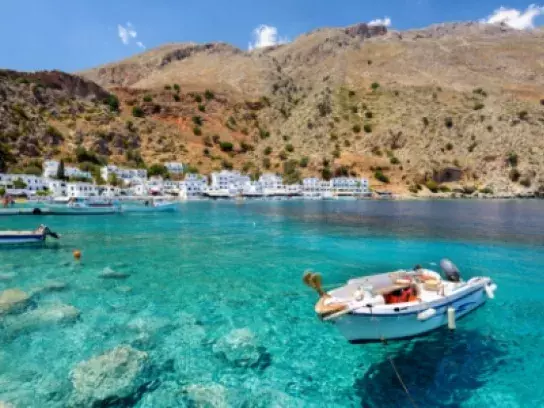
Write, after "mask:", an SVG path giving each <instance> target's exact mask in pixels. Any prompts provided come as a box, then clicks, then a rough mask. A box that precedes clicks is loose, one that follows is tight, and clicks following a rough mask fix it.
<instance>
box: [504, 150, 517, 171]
mask: <svg viewBox="0 0 544 408" xmlns="http://www.w3.org/2000/svg"><path fill="white" fill-rule="evenodd" d="M506 161H507V162H508V164H509V165H510V167H517V165H518V162H519V158H518V155H517V154H516V153H514V152H510V153H509V154H508V157H507V159H506Z"/></svg>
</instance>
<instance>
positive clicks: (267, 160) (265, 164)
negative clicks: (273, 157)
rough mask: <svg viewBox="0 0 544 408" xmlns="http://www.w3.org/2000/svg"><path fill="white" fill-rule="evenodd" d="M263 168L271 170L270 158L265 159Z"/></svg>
mask: <svg viewBox="0 0 544 408" xmlns="http://www.w3.org/2000/svg"><path fill="white" fill-rule="evenodd" d="M263 167H264V168H265V169H269V168H270V159H269V158H268V157H265V158H264V159H263Z"/></svg>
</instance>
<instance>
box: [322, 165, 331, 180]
mask: <svg viewBox="0 0 544 408" xmlns="http://www.w3.org/2000/svg"><path fill="white" fill-rule="evenodd" d="M321 178H322V179H323V180H325V181H329V180H330V179H331V178H332V171H331V169H330V168H329V167H323V168H322V169H321Z"/></svg>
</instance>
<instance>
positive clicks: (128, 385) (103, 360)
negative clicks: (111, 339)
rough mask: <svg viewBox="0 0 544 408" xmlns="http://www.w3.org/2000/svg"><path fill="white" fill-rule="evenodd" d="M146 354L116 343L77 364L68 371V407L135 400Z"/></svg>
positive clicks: (140, 383)
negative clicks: (111, 348)
mask: <svg viewBox="0 0 544 408" xmlns="http://www.w3.org/2000/svg"><path fill="white" fill-rule="evenodd" d="M148 364H149V362H148V355H147V353H145V352H143V351H139V350H136V349H133V348H132V347H129V346H118V347H116V348H114V349H113V350H110V351H107V352H105V353H104V354H102V355H99V356H97V357H93V358H91V359H90V360H88V361H84V362H81V363H79V364H78V365H77V366H76V367H75V368H74V369H73V370H72V371H71V373H70V374H71V380H72V384H73V386H74V393H73V395H72V399H71V405H72V406H84V407H91V406H109V405H108V404H110V405H111V403H112V402H113V401H119V402H121V401H122V400H124V399H132V398H134V399H137V398H135V395H136V394H137V393H138V392H139V390H140V389H141V388H142V387H143V386H144V385H145V383H144V381H145V371H146V370H147V369H148V368H149V365H148Z"/></svg>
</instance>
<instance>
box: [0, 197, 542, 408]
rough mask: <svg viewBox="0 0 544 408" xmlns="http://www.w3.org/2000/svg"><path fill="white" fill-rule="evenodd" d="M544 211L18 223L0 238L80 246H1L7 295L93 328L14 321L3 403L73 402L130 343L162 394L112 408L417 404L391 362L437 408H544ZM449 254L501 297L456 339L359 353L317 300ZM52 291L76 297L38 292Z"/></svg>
mask: <svg viewBox="0 0 544 408" xmlns="http://www.w3.org/2000/svg"><path fill="white" fill-rule="evenodd" d="M543 210H544V202H538V201H502V202H499V201H497V202H496V201H466V202H464V201H453V202H451V201H436V202H432V201H431V202H367V201H353V202H347V201H346V202H271V203H265V202H245V203H242V204H235V203H221V202H216V203H214V202H195V203H186V204H183V205H182V206H181V211H180V212H179V213H178V214H144V215H136V214H133V215H116V216H106V217H93V216H80V217H71V216H65V217H41V218H38V217H32V216H21V217H0V229H11V228H18V229H30V228H34V227H36V226H37V224H38V223H41V222H44V223H46V224H47V225H49V226H50V227H51V228H52V229H53V230H55V231H57V232H59V233H60V234H61V235H62V238H61V240H60V241H58V242H53V241H49V242H48V243H47V244H46V246H43V247H41V246H39V247H33V248H23V247H19V248H11V249H5V248H4V249H0V261H1V263H0V290H5V289H8V288H20V289H22V290H24V291H26V292H27V293H33V294H34V295H33V297H32V305H31V306H30V307H31V308H35V309H36V308H37V310H39V309H40V308H43V307H56V306H57V305H59V304H64V305H72V306H75V307H76V308H77V309H78V310H79V311H80V317H79V318H78V319H77V320H76V321H72V320H70V321H62V322H56V321H49V320H48V321H45V322H41V321H37V322H36V321H31V322H30V323H27V324H20V321H21V320H22V319H24V314H19V315H13V316H9V319H8V318H4V320H3V321H2V320H1V319H2V318H1V317H0V330H1V331H0V401H4V402H10V403H12V404H14V405H15V406H16V407H64V406H67V405H68V404H70V403H71V401H72V400H73V399H72V398H73V394H74V390H73V385H72V382H71V380H70V378H71V377H70V372H71V370H73V369H74V367H75V366H76V365H77V364H78V363H79V362H82V361H87V360H89V359H91V358H92V357H93V356H98V355H100V354H102V353H104V352H107V351H108V350H111V349H113V348H115V347H117V346H119V345H130V346H131V347H133V348H134V349H137V350H140V351H144V352H146V353H148V357H149V364H150V369H149V370H147V371H146V372H145V377H146V378H145V381H142V383H143V384H145V386H141V387H139V388H138V390H135V391H134V392H133V393H132V394H131V395H130V397H128V398H124V399H123V400H118V401H113V402H112V401H111V400H110V401H109V403H110V406H136V407H178V406H179V407H184V406H187V407H189V406H212V407H225V406H232V407H306V406H308V407H410V406H411V402H410V400H409V399H408V397H407V396H406V394H405V392H404V391H403V388H402V386H401V385H400V383H399V381H398V379H397V377H396V375H395V373H394V371H393V370H392V368H391V364H390V361H389V359H388V358H389V357H390V358H392V360H393V361H394V362H395V364H396V367H397V369H398V371H399V372H400V374H401V376H402V377H403V379H404V382H405V384H406V386H407V388H408V390H409V391H410V394H411V396H412V398H413V399H414V401H415V402H416V404H417V406H419V407H437V406H440V407H452V408H453V407H483V406H485V407H487V406H493V407H536V406H543V405H544V389H543V388H542V387H541V384H542V382H543V381H544V374H543V373H544V359H543V357H544V289H543V288H544V269H543V267H544V250H543V248H544V211H543ZM74 249H80V250H81V251H82V254H83V256H82V259H81V261H80V262H76V261H74V260H73V257H72V251H73V250H74ZM444 256H447V257H449V258H451V259H452V260H453V261H454V262H455V263H456V264H457V266H458V267H459V268H460V269H461V271H462V273H463V277H464V278H470V277H471V276H477V275H489V276H491V277H492V278H493V279H494V280H495V282H496V283H497V284H498V286H499V289H498V291H497V293H496V295H497V297H496V299H495V300H493V301H490V302H488V303H487V304H486V305H485V306H484V307H483V308H480V309H479V310H477V311H476V312H474V313H473V314H471V315H469V316H468V317H466V318H465V319H463V320H461V321H460V322H459V324H458V330H457V331H456V332H454V333H449V332H448V331H447V330H440V331H437V332H435V333H433V334H432V335H430V336H426V337H422V338H418V339H414V340H410V341H402V342H392V343H390V344H389V345H387V346H384V345H379V344H375V345H357V346H356V345H350V344H349V343H347V342H346V341H345V340H344V338H343V337H342V336H341V335H340V334H339V333H338V332H337V331H336V329H335V328H334V326H333V325H329V324H324V323H321V322H320V321H319V320H318V319H317V318H316V317H315V315H314V313H313V305H314V303H315V301H316V296H315V294H314V293H312V292H311V291H310V290H309V289H308V288H306V287H304V286H303V285H302V283H301V275H302V273H303V271H304V270H305V269H313V270H315V271H320V272H322V274H323V276H324V283H325V284H335V283H341V282H344V281H345V280H346V279H348V278H350V277H353V276H359V275H364V274H370V273H378V272H385V271H388V270H392V269H396V268H402V267H406V268H409V267H412V266H413V265H415V264H417V263H419V264H422V265H424V266H432V263H437V262H438V261H439V260H440V258H441V257H444ZM104 271H106V272H107V273H110V274H111V271H114V272H115V273H116V274H117V275H116V277H117V279H104V278H101V277H100V274H103V273H104ZM122 277H124V278H123V279H121V278H122ZM50 281H54V282H57V286H59V284H60V283H64V284H66V285H67V286H66V287H65V288H64V289H63V290H59V289H61V288H59V287H57V290H41V291H40V290H36V289H37V288H43V287H44V286H47V285H48V282H50ZM49 285H50V284H49ZM50 289H51V288H50ZM27 313H28V312H27ZM18 319H19V324H18ZM240 329H242V330H240ZM229 339H230V340H229ZM233 339H234V340H233ZM233 341H234V343H236V341H239V343H238V344H241V346H239V347H236V346H233V345H232V342H233ZM195 390H196V391H195ZM97 406H98V405H97ZM101 406H106V404H103V405H101Z"/></svg>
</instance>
